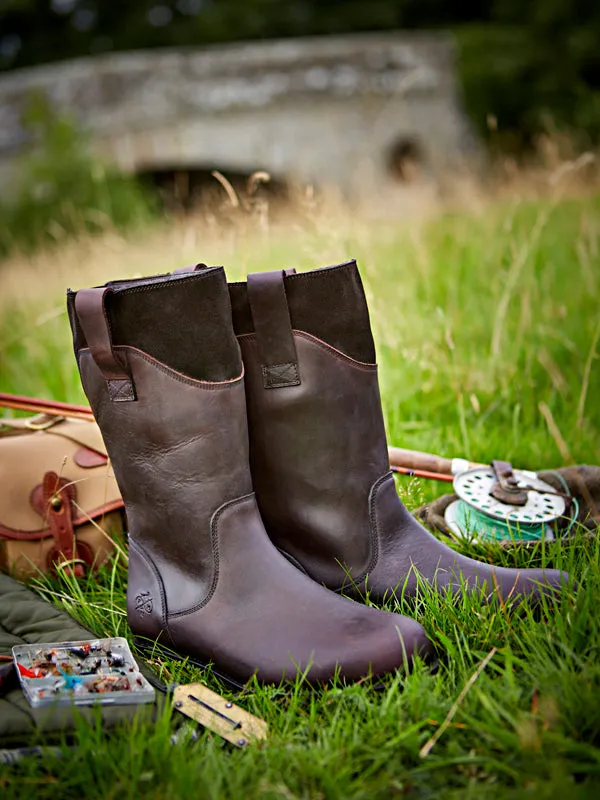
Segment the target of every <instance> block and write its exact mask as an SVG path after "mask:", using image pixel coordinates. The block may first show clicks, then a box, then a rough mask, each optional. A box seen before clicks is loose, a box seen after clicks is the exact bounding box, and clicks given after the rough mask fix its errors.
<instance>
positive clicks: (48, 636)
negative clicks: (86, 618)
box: [0, 573, 155, 747]
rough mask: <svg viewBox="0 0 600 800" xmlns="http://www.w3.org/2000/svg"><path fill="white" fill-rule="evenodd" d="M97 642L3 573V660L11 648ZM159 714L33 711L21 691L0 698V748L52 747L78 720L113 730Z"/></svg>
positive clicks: (110, 709)
mask: <svg viewBox="0 0 600 800" xmlns="http://www.w3.org/2000/svg"><path fill="white" fill-rule="evenodd" d="M94 637H95V634H93V633H91V632H90V631H89V630H87V629H86V628H84V627H82V626H81V625H79V624H78V623H77V622H75V621H74V620H73V619H71V617H69V615H68V614H66V613H65V612H63V611H59V610H58V609H56V608H54V606H52V605H50V604H49V603H47V602H46V601H45V600H42V598H41V597H38V596H37V595H36V594H34V593H33V592H32V591H31V590H29V589H28V588H27V587H26V586H24V585H23V584H21V583H18V582H17V581H15V580H14V579H13V578H10V577H9V576H8V575H4V574H1V573H0V654H1V655H11V653H12V648H13V647H14V646H15V645H18V644H38V643H44V642H48V643H50V642H67V641H70V640H75V641H77V640H82V639H91V638H94ZM144 672H146V671H145V670H144ZM147 677H148V676H147ZM154 711H155V708H154V706H153V705H152V704H148V706H106V707H103V708H102V709H101V710H100V709H98V708H90V707H84V708H82V707H81V706H80V707H78V708H74V707H72V706H62V707H50V708H44V709H34V708H32V707H31V706H30V705H29V703H28V702H27V700H26V699H25V696H24V695H23V692H22V691H21V688H20V687H18V688H16V689H13V690H11V691H10V692H9V693H8V694H7V695H5V696H4V697H0V747H17V746H19V747H21V746H30V745H46V744H52V743H53V742H56V741H57V740H59V739H60V738H61V736H62V735H64V734H65V733H66V734H68V732H69V731H71V730H73V729H74V727H75V722H76V716H79V717H80V718H81V717H83V718H85V719H88V720H90V721H91V723H92V724H98V723H101V724H102V727H107V728H108V727H112V726H113V725H115V724H117V723H118V722H120V721H122V720H125V719H132V718H133V716H134V715H135V714H137V713H141V714H144V715H151V714H153V713H154Z"/></svg>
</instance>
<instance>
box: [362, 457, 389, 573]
mask: <svg viewBox="0 0 600 800" xmlns="http://www.w3.org/2000/svg"><path fill="white" fill-rule="evenodd" d="M390 478H391V480H392V481H393V480H394V475H393V473H392V471H391V470H390V471H389V472H386V473H385V474H384V475H382V476H381V478H378V479H377V480H376V481H375V483H374V484H373V486H372V487H371V491H370V492H369V538H370V540H371V560H370V562H369V566H368V567H367V569H366V570H365V571H364V573H363V575H361V580H362V579H363V578H365V577H366V576H367V575H368V574H369V573H370V572H372V571H373V570H374V569H375V567H376V566H377V562H378V561H379V523H378V520H377V506H376V503H377V495H378V493H379V489H380V488H381V486H382V485H383V484H384V483H385V482H386V481H388V480H390Z"/></svg>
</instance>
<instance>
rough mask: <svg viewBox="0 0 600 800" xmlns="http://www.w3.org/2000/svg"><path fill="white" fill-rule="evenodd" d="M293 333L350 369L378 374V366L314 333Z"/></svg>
mask: <svg viewBox="0 0 600 800" xmlns="http://www.w3.org/2000/svg"><path fill="white" fill-rule="evenodd" d="M293 333H294V335H295V336H300V337H301V338H303V339H306V341H308V342H312V343H313V344H315V345H317V347H319V348H320V349H321V350H325V352H326V353H328V354H329V355H330V356H333V358H337V359H338V361H341V362H342V363H343V364H348V366H350V367H354V368H355V369H359V370H361V371H363V372H373V373H374V372H377V364H368V363H365V362H364V361H357V360H356V359H354V358H352V357H351V356H347V355H346V354H345V353H342V351H341V350H337V349H336V348H335V347H332V345H330V344H328V343H327V342H325V341H323V339H319V338H317V337H316V336H313V335H312V333H307V332H306V331H299V330H296V329H295V328H294V330H293ZM237 338H238V339H254V340H255V339H256V333H240V334H239V335H238V337H237Z"/></svg>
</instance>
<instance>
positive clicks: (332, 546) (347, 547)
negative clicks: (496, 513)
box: [230, 261, 568, 601]
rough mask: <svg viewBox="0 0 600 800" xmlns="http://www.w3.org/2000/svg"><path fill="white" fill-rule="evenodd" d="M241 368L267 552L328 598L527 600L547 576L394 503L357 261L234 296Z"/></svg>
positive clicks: (274, 280)
mask: <svg viewBox="0 0 600 800" xmlns="http://www.w3.org/2000/svg"><path fill="white" fill-rule="evenodd" d="M230 297H231V301H232V308H233V319H234V327H235V330H236V333H237V335H238V341H239V343H240V346H241V349H242V356H243V359H244V366H245V369H246V398H247V404H248V422H249V430H250V463H251V470H252V480H253V483H254V488H255V491H256V496H257V500H258V505H259V509H260V512H261V515H262V518H263V521H264V524H265V527H266V529H267V533H268V534H269V536H270V538H271V540H272V541H273V542H274V543H275V544H276V545H277V547H278V548H279V549H280V550H281V552H282V553H284V554H285V555H286V556H287V557H288V558H289V559H290V560H291V561H292V562H293V563H294V564H297V565H299V566H301V567H302V568H303V569H304V570H305V571H306V572H307V574H308V575H310V577H311V578H313V579H314V580H315V581H318V582H319V583H323V584H324V585H325V586H327V587H329V588H330V589H334V590H340V589H342V588H343V589H344V590H345V591H347V592H348V593H350V594H354V595H355V596H356V595H360V594H362V593H363V592H364V590H365V587H367V588H368V589H369V590H370V594H371V597H372V599H374V600H376V601H380V600H382V599H383V598H384V597H386V596H389V595H390V593H391V592H392V591H394V590H396V589H397V588H399V589H400V590H404V592H405V593H406V595H408V596H411V595H414V594H415V593H416V592H417V575H420V576H421V578H422V579H423V580H425V581H427V582H429V583H431V584H434V585H435V586H436V587H437V588H439V589H445V588H446V587H450V588H451V589H452V590H453V591H457V592H458V591H463V590H465V589H474V588H476V587H477V588H479V589H483V591H485V592H486V593H488V594H490V595H491V594H493V593H494V592H496V591H497V592H499V594H500V595H501V596H502V597H503V598H505V599H506V598H513V597H519V596H522V595H535V594H536V593H538V592H540V590H543V589H547V588H548V587H557V586H558V585H559V584H560V582H561V580H565V579H567V577H568V576H566V575H565V574H564V573H560V572H558V571H555V570H546V571H543V570H516V569H505V568H502V567H493V566H490V565H489V564H485V563H481V562H479V561H475V560H473V559H471V558H466V557H464V556H462V555H459V554H457V553H456V552H454V550H452V549H451V548H449V547H447V546H446V545H444V544H442V542H440V541H439V540H438V539H436V538H435V537H434V536H432V535H431V534H430V533H429V532H428V531H427V530H425V528H423V527H422V526H421V525H420V524H419V523H418V522H417V521H416V520H415V519H414V518H413V517H412V516H411V515H410V514H409V513H408V511H407V510H406V508H405V507H404V506H403V504H402V503H401V502H400V500H399V498H398V495H397V493H396V489H395V486H394V478H393V476H392V473H391V472H390V469H389V460H388V453H387V445H386V437H385V430H384V424H383V416H382V411H381V402H380V397H379V387H378V382H377V366H376V364H375V348H374V344H373V338H372V335H371V328H370V323H369V313H368V309H367V304H366V300H365V296H364V292H363V288H362V284H361V280H360V276H359V273H358V269H357V266H356V263H355V262H354V261H351V262H348V263H346V264H340V265H339V266H335V267H328V268H325V269H320V270H315V271H312V272H306V273H302V274H297V275H296V274H288V273H284V272H281V271H279V272H267V273H258V274H254V275H249V276H248V282H247V284H246V283H235V284H230Z"/></svg>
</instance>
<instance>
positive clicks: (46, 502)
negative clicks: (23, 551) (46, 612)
mask: <svg viewBox="0 0 600 800" xmlns="http://www.w3.org/2000/svg"><path fill="white" fill-rule="evenodd" d="M40 495H41V496H40ZM75 496H76V487H75V484H73V483H70V482H69V481H68V480H66V479H65V478H59V477H58V475H57V474H56V472H46V473H45V475H44V478H43V480H42V485H41V492H40V493H39V494H37V495H36V494H35V490H34V493H33V494H32V498H31V501H32V505H33V506H34V507H36V505H38V506H39V505H41V508H38V509H37V510H38V511H40V512H41V513H42V515H43V516H44V518H45V519H46V520H47V522H48V527H49V528H50V531H51V533H52V536H53V538H54V547H53V549H52V551H51V554H49V558H50V559H51V561H52V562H53V564H49V565H48V566H50V567H51V566H53V565H54V562H56V561H59V562H60V561H64V562H67V571H68V573H69V574H73V575H75V577H77V578H81V577H83V575H84V569H83V565H82V564H81V559H80V558H79V553H78V551H77V544H76V542H75V529H74V527H73V502H74V500H75Z"/></svg>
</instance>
